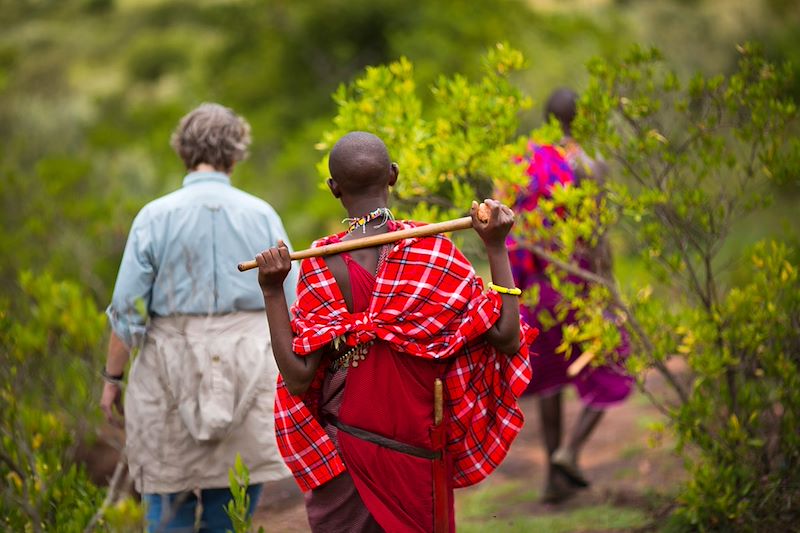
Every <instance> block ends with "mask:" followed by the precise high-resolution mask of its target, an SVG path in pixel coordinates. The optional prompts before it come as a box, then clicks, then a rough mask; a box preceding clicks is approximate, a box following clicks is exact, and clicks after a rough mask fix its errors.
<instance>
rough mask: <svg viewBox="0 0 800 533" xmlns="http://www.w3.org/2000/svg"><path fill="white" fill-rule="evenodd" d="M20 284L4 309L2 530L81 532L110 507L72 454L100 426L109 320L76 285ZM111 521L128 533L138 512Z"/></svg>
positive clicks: (35, 280) (126, 511)
mask: <svg viewBox="0 0 800 533" xmlns="http://www.w3.org/2000/svg"><path fill="white" fill-rule="evenodd" d="M19 284H20V294H19V297H18V298H17V299H16V300H15V301H14V303H13V305H12V304H11V303H10V302H9V301H8V300H6V301H5V302H2V304H0V357H2V362H1V363H2V364H0V440H1V441H2V446H0V487H2V496H1V497H0V515H2V516H3V519H2V525H3V527H4V528H6V529H7V530H8V531H43V530H53V529H54V528H56V527H57V529H58V530H59V531H82V530H83V529H84V528H85V527H86V526H87V524H88V523H89V522H90V520H91V518H92V516H93V515H94V514H95V512H96V511H97V510H98V509H99V508H100V506H101V504H102V502H103V498H104V491H103V490H101V489H100V488H98V487H96V486H95V485H93V484H92V483H91V481H90V480H89V478H88V477H87V474H86V472H85V470H84V469H83V468H82V467H81V466H79V465H77V464H75V462H74V457H73V453H74V450H75V444H76V442H77V438H78V436H80V435H85V434H87V433H89V432H90V429H91V428H92V423H93V422H94V421H95V416H96V415H95V413H96V409H95V408H94V406H95V403H94V398H95V395H96V394H97V387H96V385H97V383H98V379H97V376H98V374H97V372H98V369H99V368H101V366H100V365H102V364H103V363H102V353H103V352H102V349H101V342H102V340H103V336H104V331H105V317H104V316H103V313H102V312H101V311H99V310H98V309H97V308H96V307H95V305H94V304H93V303H92V301H91V300H90V299H89V298H87V297H86V294H85V292H84V290H83V289H81V287H80V286H78V285H76V284H75V283H71V282H66V281H56V280H55V279H54V278H53V277H52V276H51V275H50V274H41V275H35V274H33V273H31V272H23V273H22V274H21V275H20V277H19ZM109 516H110V517H111V519H112V520H111V522H110V523H111V524H113V525H114V530H115V531H122V530H124V529H125V527H126V524H127V525H128V526H129V525H131V523H135V522H136V520H137V517H138V510H137V506H136V505H135V504H132V502H125V501H124V500H123V502H122V503H120V504H119V505H118V506H116V507H114V508H112V510H111V512H110V513H109ZM101 525H105V526H107V525H109V522H108V521H101Z"/></svg>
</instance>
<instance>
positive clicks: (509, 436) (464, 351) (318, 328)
mask: <svg viewBox="0 0 800 533" xmlns="http://www.w3.org/2000/svg"><path fill="white" fill-rule="evenodd" d="M417 225H419V224H417V223H413V222H394V223H393V225H392V229H393V230H395V229H405V228H410V227H414V226H417ZM342 235H343V234H342ZM340 238H341V235H333V236H330V237H327V238H325V239H322V240H319V241H317V242H315V243H314V244H313V246H322V245H325V244H330V243H332V242H336V241H338V240H340ZM500 306H501V298H500V296H499V295H498V294H497V293H496V292H489V293H486V294H484V292H483V283H482V281H481V279H480V278H478V277H477V276H476V275H475V271H474V270H473V268H472V265H471V264H470V263H469V261H468V260H467V259H466V258H465V257H464V256H463V255H462V254H461V252H460V251H459V250H458V249H457V248H456V247H455V246H454V245H453V243H452V242H451V241H450V240H449V239H448V238H446V237H444V236H441V235H438V236H435V237H425V238H417V239H406V240H402V241H400V242H398V243H396V244H395V245H394V246H393V247H392V250H391V251H390V252H389V254H388V256H387V258H386V261H385V263H384V266H383V267H382V268H381V271H380V272H379V273H378V277H377V280H376V284H375V288H374V290H373V297H372V301H371V303H370V307H369V309H368V310H367V311H366V312H363V313H350V312H349V311H348V310H347V307H346V305H345V303H344V300H343V298H342V295H341V292H340V291H339V287H338V285H337V284H336V281H335V280H334V278H333V275H332V274H331V273H330V271H329V270H328V268H327V267H326V266H325V262H324V260H322V259H320V258H311V259H306V260H304V261H303V262H302V264H301V268H300V280H299V282H298V285H297V301H296V302H295V305H294V306H293V307H292V312H293V315H294V319H293V321H292V329H293V330H294V333H295V335H296V336H295V338H294V342H293V349H294V352H295V353H296V354H298V355H307V354H309V353H311V352H315V351H317V350H319V349H321V348H323V347H325V346H326V345H328V344H330V343H331V342H332V341H333V340H334V339H336V338H338V337H341V338H342V339H343V340H344V342H345V343H346V344H347V345H348V346H355V345H356V344H360V343H364V342H367V341H370V340H373V339H375V338H378V339H380V340H382V341H385V342H388V343H389V344H390V345H391V347H392V349H394V350H396V351H398V352H401V353H405V354H409V355H411V356H417V357H425V358H429V359H442V358H452V360H453V362H452V364H451V366H450V369H449V370H448V372H447V374H446V376H445V387H446V391H447V404H446V405H447V407H448V410H449V428H448V448H447V449H448V453H449V454H451V456H452V457H453V464H454V484H455V486H456V487H466V486H469V485H473V484H475V483H477V482H479V481H481V480H482V479H484V478H485V477H486V476H487V475H489V474H490V473H491V472H492V471H493V470H494V469H495V468H496V467H497V465H499V464H500V462H501V461H502V460H503V459H504V458H505V456H506V453H507V452H508V449H509V447H510V446H511V442H512V441H513V440H514V438H515V437H516V436H517V434H518V433H519V431H520V429H521V428H522V424H523V415H522V412H521V410H520V409H519V407H518V405H517V398H518V397H519V396H520V394H522V392H523V391H524V390H525V388H526V387H527V385H528V383H529V382H530V379H531V369H530V363H529V358H528V347H529V345H530V343H531V342H533V340H534V338H535V337H536V334H537V330H535V329H532V328H530V327H528V326H527V325H525V324H524V323H523V324H521V328H522V329H521V333H520V335H521V340H522V343H521V344H522V346H521V348H520V350H519V352H518V353H516V354H514V355H513V356H508V355H505V354H502V353H498V352H497V351H496V350H495V349H494V348H493V347H492V346H491V345H489V344H488V343H487V342H486V341H484V340H483V338H482V335H483V333H485V332H486V331H487V330H488V329H489V328H491V326H492V324H494V322H495V321H496V320H497V318H498V317H499V316H500ZM324 365H325V362H324V360H323V363H322V364H321V365H320V369H319V371H318V373H317V376H316V378H315V380H314V381H313V383H312V384H311V386H310V387H309V390H308V391H307V392H306V394H305V395H304V396H303V397H302V398H301V397H299V396H293V395H291V394H290V393H289V392H288V390H287V389H286V387H285V385H284V384H283V380H282V378H280V377H279V378H278V390H277V393H276V396H275V432H276V435H277V438H278V447H279V448H280V451H281V454H282V455H283V458H284V460H285V461H286V464H287V465H288V467H289V469H290V470H291V471H292V472H293V473H294V475H295V479H296V480H297V483H298V485H300V488H301V489H303V490H304V491H306V490H310V489H313V488H315V487H318V486H320V485H322V484H323V483H325V482H326V481H328V480H330V479H332V478H333V477H335V476H337V475H338V474H340V473H341V472H343V471H344V470H345V466H344V463H343V462H342V460H341V458H340V457H339V454H338V453H337V452H336V448H335V446H334V444H333V443H332V442H331V440H330V439H329V438H328V435H327V434H326V433H325V430H324V429H323V428H322V426H321V425H320V423H319V422H318V420H317V419H316V415H317V400H318V398H319V394H320V386H321V384H322V380H323V379H324V372H325V369H324Z"/></svg>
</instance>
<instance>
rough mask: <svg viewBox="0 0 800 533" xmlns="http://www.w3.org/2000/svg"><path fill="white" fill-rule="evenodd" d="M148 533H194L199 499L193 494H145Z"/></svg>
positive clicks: (143, 497) (143, 499)
mask: <svg viewBox="0 0 800 533" xmlns="http://www.w3.org/2000/svg"><path fill="white" fill-rule="evenodd" d="M142 501H143V503H144V505H145V513H146V514H145V516H146V518H147V531H148V533H162V532H163V533H192V532H193V531H194V530H195V527H194V526H195V512H196V510H197V497H196V496H195V495H194V494H193V493H192V492H174V493H171V494H144V495H143V496H142Z"/></svg>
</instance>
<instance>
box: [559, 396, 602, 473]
mask: <svg viewBox="0 0 800 533" xmlns="http://www.w3.org/2000/svg"><path fill="white" fill-rule="evenodd" d="M604 413H605V410H604V409H596V408H593V407H591V406H585V407H584V408H583V410H582V411H581V414H580V416H579V417H578V420H577V422H576V423H575V425H574V426H573V428H572V432H571V434H570V438H569V441H568V443H567V445H566V446H563V447H559V448H558V449H557V450H556V451H555V452H554V453H553V454H552V455H551V463H552V466H553V467H554V468H555V469H557V470H559V471H561V472H562V473H563V474H564V475H565V476H566V477H567V478H568V479H569V480H570V482H571V483H572V484H573V485H575V486H576V487H581V488H584V487H588V486H589V481H588V480H587V479H586V477H585V476H584V475H583V472H581V470H580V468H579V467H578V455H579V454H580V451H581V449H582V448H583V445H584V444H586V441H587V440H588V439H589V436H590V435H591V434H592V432H593V431H594V429H595V428H596V427H597V424H598V422H600V419H601V418H603V414H604Z"/></svg>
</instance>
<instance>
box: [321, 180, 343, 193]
mask: <svg viewBox="0 0 800 533" xmlns="http://www.w3.org/2000/svg"><path fill="white" fill-rule="evenodd" d="M325 183H327V184H328V188H329V189H330V190H331V194H332V195H333V197H334V198H341V197H342V191H341V189H339V184H338V183H336V182H335V181H333V178H328V181H326V182H325Z"/></svg>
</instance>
